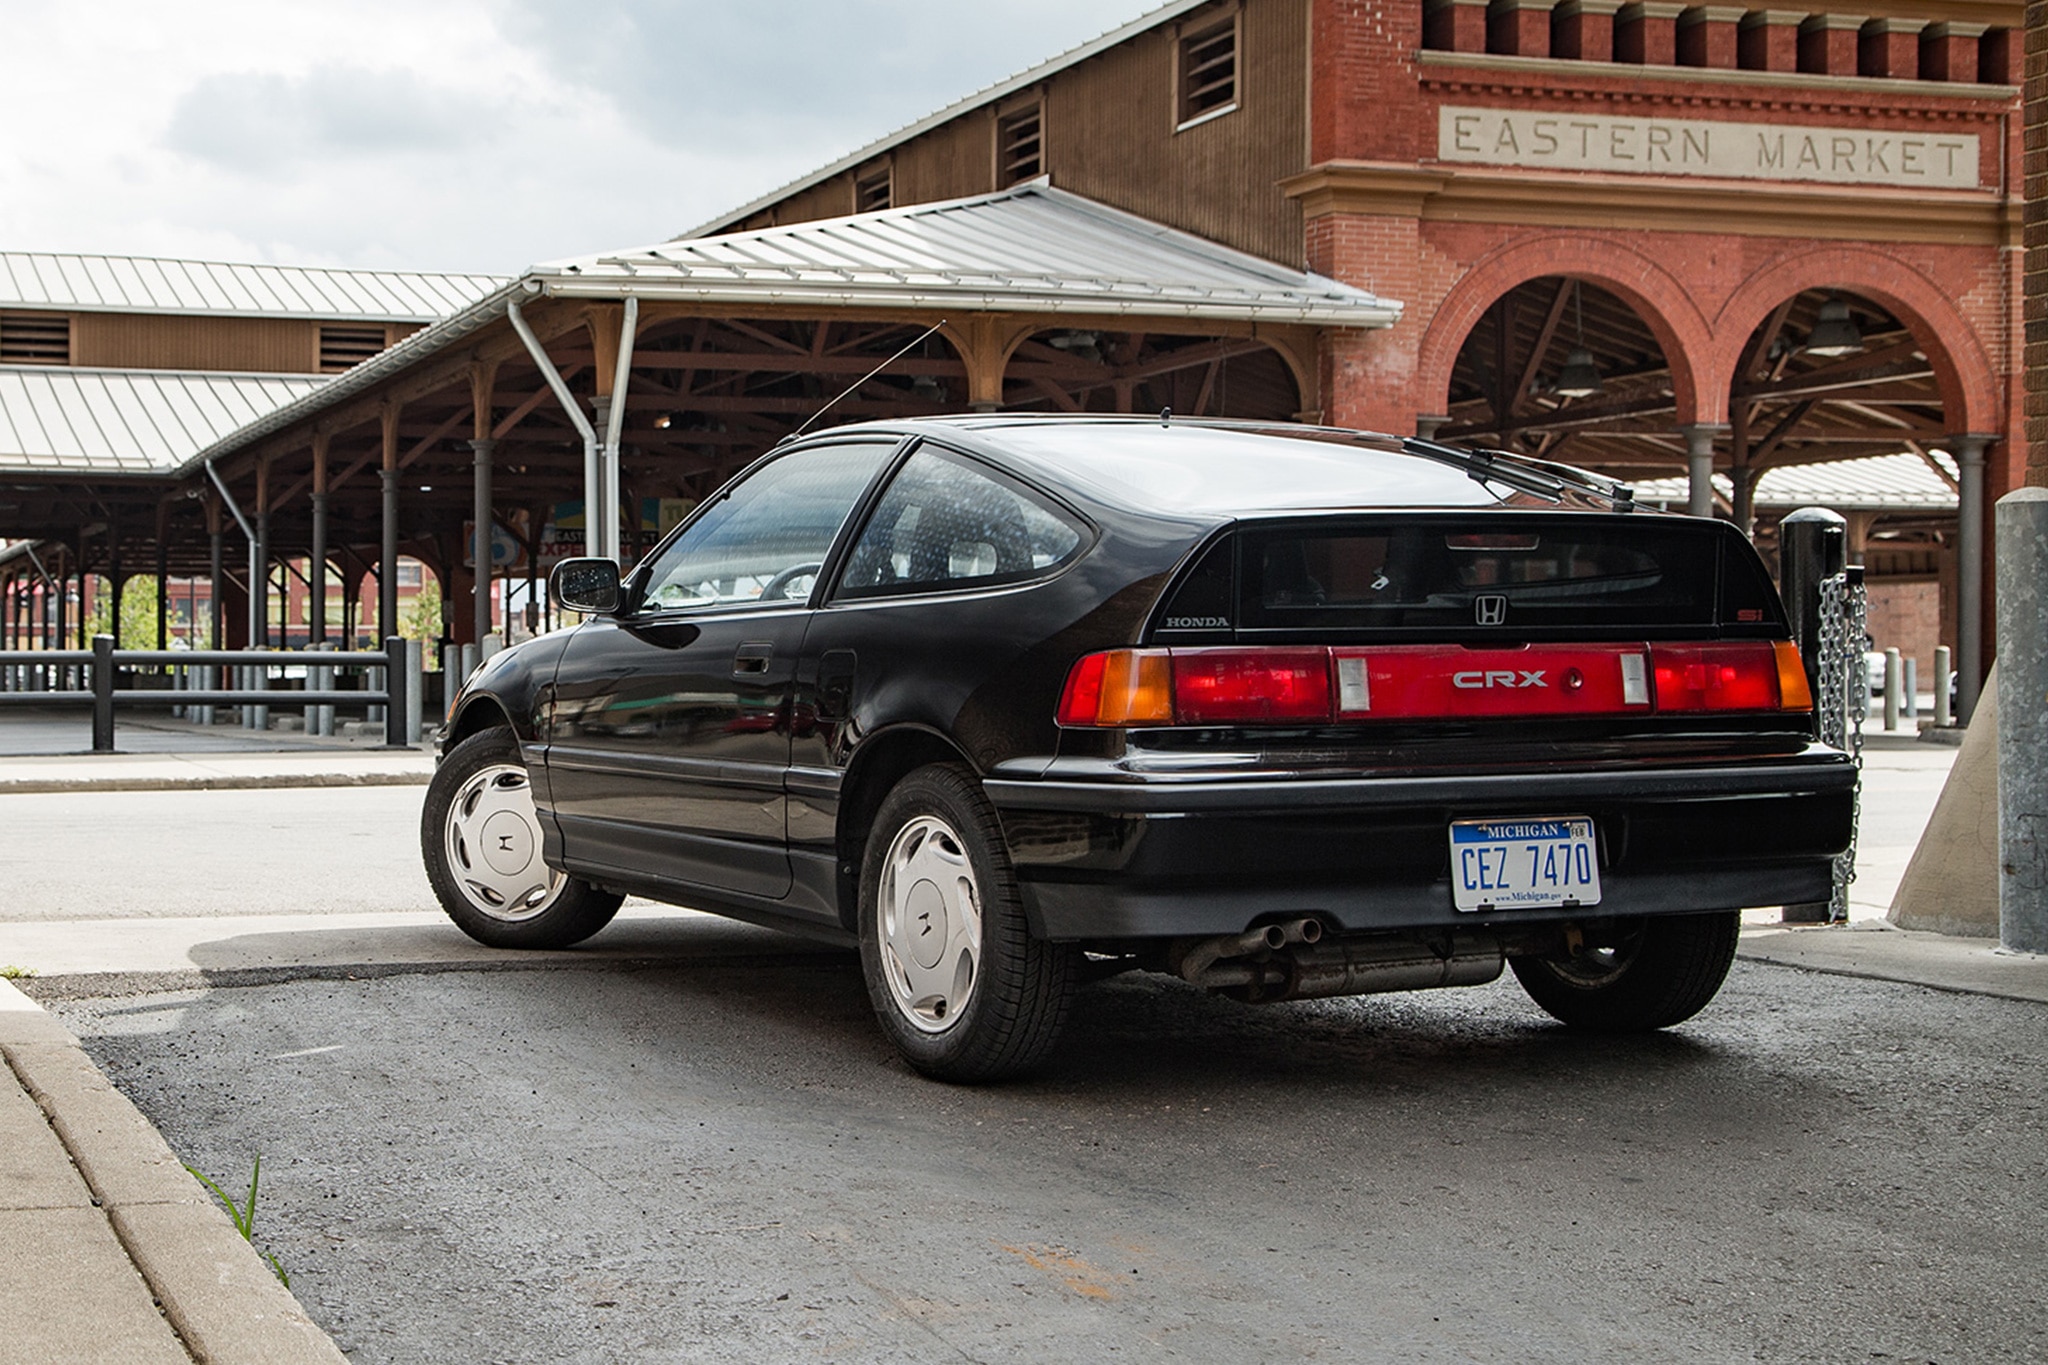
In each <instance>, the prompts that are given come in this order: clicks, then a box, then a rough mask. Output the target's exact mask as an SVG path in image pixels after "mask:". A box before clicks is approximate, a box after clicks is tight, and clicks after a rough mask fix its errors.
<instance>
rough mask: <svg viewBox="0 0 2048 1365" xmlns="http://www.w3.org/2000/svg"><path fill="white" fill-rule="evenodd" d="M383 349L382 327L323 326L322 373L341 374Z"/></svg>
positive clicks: (321, 340) (321, 345)
mask: <svg viewBox="0 0 2048 1365" xmlns="http://www.w3.org/2000/svg"><path fill="white" fill-rule="evenodd" d="M383 349H384V329H383V328H382V327H322V328H321V329H320V373H322V374H340V373H341V372H342V371H343V370H346V369H349V368H351V367H352V366H356V365H360V364H362V363H363V362H364V361H365V360H368V359H369V358H370V357H371V356H373V355H375V354H377V352H379V351H381V350H383Z"/></svg>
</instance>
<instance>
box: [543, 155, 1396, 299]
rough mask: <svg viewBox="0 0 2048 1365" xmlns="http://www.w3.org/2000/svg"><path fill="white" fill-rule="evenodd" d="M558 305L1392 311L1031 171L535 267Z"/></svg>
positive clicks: (1347, 288) (1342, 287)
mask: <svg viewBox="0 0 2048 1365" xmlns="http://www.w3.org/2000/svg"><path fill="white" fill-rule="evenodd" d="M526 278H527V279H529V280H535V281H539V282H540V283H541V285H542V286H543V287H544V288H545V289H546V292H548V293H549V294H553V295H556V296H558V297H567V298H583V297H589V298H622V297H625V296H627V295H629V294H630V295H637V296H639V297H640V298H642V299H649V300H652V299H660V300H664V301H673V302H684V303H704V304H735V303H762V304H768V303H773V304H799V305H821V306H828V307H845V306H859V305H866V306H869V307H884V308H951V307H967V308H972V309H973V310H975V311H978V312H1024V313H1039V312H1060V313H1068V314H1077V315H1078V314H1088V315H1093V316H1102V315H1110V316H1120V315H1131V314H1144V315H1146V316H1149V317H1185V318H1208V319H1219V320H1221V319H1229V320H1237V321H1245V320H1252V321H1264V322H1307V323H1320V324H1323V325H1325V326H1336V327H1390V326H1392V325H1393V324H1394V323H1395V322H1396V321H1397V320H1398V319H1399V318H1400V316H1401V305H1400V304H1399V303H1396V302H1394V301H1392V300H1389V299H1382V298H1380V297H1379V296H1377V295H1375V294H1371V293H1368V292H1367V291H1365V290H1363V289H1358V288H1354V287H1353V286H1351V285H1347V284H1340V283H1338V282H1337V281H1335V280H1332V279H1328V278H1325V277H1324V276H1321V275H1313V274H1309V273H1307V272H1304V271H1300V270H1294V269H1290V268H1288V267H1286V266H1281V265H1275V264H1273V263H1272V262H1270V261H1265V260H1261V259H1259V258H1258V257H1256V256H1252V255H1249V254H1247V253H1245V252H1241V251H1233V250H1231V249H1230V248H1228V247H1223V246H1218V245H1217V244H1216V243H1214V242H1210V241H1207V240H1205V239H1203V238H1200V237H1196V236H1194V235H1193V234H1191V233H1185V232H1178V231H1175V230H1174V229H1172V228H1168V227H1164V226H1161V225H1160V224H1158V223H1155V222H1152V221H1151V220H1150V219H1146V218H1140V217H1138V216H1137V215H1136V214H1131V213H1125V212H1122V211H1121V210H1118V209H1113V208H1110V207H1108V206H1107V205H1104V204H1099V203H1097V202H1095V201H1094V200H1092V199H1087V198H1083V197H1082V196H1080V195H1078V194H1069V193H1068V192H1066V191H1064V190H1057V189H1054V188H1053V187H1052V186H1051V185H1050V184H1049V183H1047V182H1046V181H1045V180H1043V179H1040V180H1034V181H1030V182H1027V183H1025V184H1022V185H1018V186H1016V187H1014V188H1011V189H1008V190H1001V191H998V192H997V193H994V194H982V195H975V196H972V197H970V198H966V199H955V200H951V201H949V202H945V203H937V204H917V205H911V206H908V207H904V208H895V209H882V210H879V211H877V212H874V213H863V214H857V215H855V216H853V217H849V218H828V219H823V220H820V221H816V222H807V223H793V224H790V225H788V226H783V227H770V228H758V229H755V230H753V231H751V232H733V233H727V234H725V235H724V236H720V237H699V238H691V239H686V240H683V241H674V242H661V243H658V244H656V245H653V246H647V247H641V248H639V249H637V250H633V251H618V252H609V253H606V254H604V255H601V256H586V257H578V258H576V259H573V260H566V261H555V262H551V263H549V264H546V265H537V266H534V267H533V268H532V269H530V270H529V271H528V272H527V276H526Z"/></svg>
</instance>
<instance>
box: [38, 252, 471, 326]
mask: <svg viewBox="0 0 2048 1365" xmlns="http://www.w3.org/2000/svg"><path fill="white" fill-rule="evenodd" d="M504 283H505V281H504V280H503V279H501V278H499V277H498V276H495V275H442V274H429V273H425V272H421V271H412V270H324V269H318V268H315V267H311V266H296V265H233V264H228V263H224V262H220V261H174V260H157V259H154V258H150V257H143V256H73V255H61V254H56V253H49V252H36V251H5V252H0V308H48V309H63V310H65V311H67V312H87V313H181V314H205V315H207V316H210V317H243V318H337V319H352V318H361V319H363V320H364V321H366V322H367V321H375V322H432V321H434V320H435V319H436V318H442V317H446V316H447V315H448V314H450V313H453V312H455V311H457V310H458V309H460V308H462V307H464V306H465V305H467V304H471V303H474V302H476V301H477V300H478V299H480V298H482V297H483V296H484V295H486V294H488V293H490V292H491V291H492V290H494V289H497V288H499V287H501V286H502V285H503V284H504Z"/></svg>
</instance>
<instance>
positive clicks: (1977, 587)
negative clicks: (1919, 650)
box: [1948, 436, 1996, 725]
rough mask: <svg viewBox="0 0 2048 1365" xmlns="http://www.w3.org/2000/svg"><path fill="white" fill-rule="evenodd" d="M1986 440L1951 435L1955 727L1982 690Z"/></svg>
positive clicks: (1967, 716)
mask: <svg viewBox="0 0 2048 1365" xmlns="http://www.w3.org/2000/svg"><path fill="white" fill-rule="evenodd" d="M1994 439H1996V438H1995V437H1990V436H1951V437H1949V438H1948V450H1949V454H1951V455H1953V456H1955V458H1956V475H1957V477H1956V723H1957V724H1959V725H1968V724H1969V723H1970V717H1971V716H1972V715H1973V714H1975V712H1976V710H1977V698H1978V696H1979V695H1980V694H1981V693H1982V692H1983V690H1984V448H1985V447H1986V446H1988V445H1990V444H1991V442H1992V441H1993V440H1994Z"/></svg>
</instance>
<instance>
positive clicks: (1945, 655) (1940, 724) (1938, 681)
mask: <svg viewBox="0 0 2048 1365" xmlns="http://www.w3.org/2000/svg"><path fill="white" fill-rule="evenodd" d="M1955 667H1956V666H1955V664H1954V663H1953V662H1951V659H1950V655H1949V648H1948V646H1947V645H1936V646H1935V647H1934V725H1935V728H1936V729H1938V730H1946V729H1948V728H1949V727H1950V726H1951V725H1954V724H1955V723H1956V718H1955V712H1954V710H1953V709H1952V708H1951V706H1950V703H1949V696H1948V675H1949V674H1951V673H1953V672H1955Z"/></svg>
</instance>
